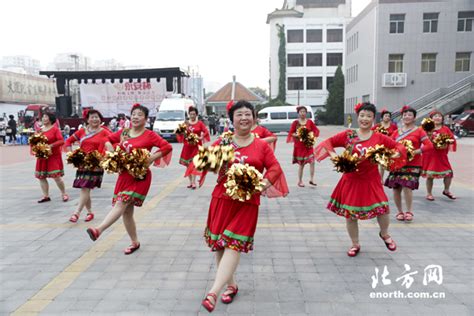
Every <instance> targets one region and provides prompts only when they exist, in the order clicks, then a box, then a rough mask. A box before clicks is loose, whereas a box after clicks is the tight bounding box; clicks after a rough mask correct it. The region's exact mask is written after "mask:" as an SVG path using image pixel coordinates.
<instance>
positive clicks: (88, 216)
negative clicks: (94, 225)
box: [84, 213, 94, 222]
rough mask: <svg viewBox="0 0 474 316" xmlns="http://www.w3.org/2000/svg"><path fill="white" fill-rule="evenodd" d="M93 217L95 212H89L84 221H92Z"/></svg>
mask: <svg viewBox="0 0 474 316" xmlns="http://www.w3.org/2000/svg"><path fill="white" fill-rule="evenodd" d="M93 219H94V213H87V215H86V219H85V220H84V221H85V222H90V221H91V220H93Z"/></svg>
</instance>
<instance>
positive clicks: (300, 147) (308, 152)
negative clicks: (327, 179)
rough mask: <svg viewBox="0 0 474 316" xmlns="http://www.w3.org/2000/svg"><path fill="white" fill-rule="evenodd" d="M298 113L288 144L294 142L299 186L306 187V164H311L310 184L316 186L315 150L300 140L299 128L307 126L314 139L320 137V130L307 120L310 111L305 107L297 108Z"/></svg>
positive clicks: (294, 160) (292, 125)
mask: <svg viewBox="0 0 474 316" xmlns="http://www.w3.org/2000/svg"><path fill="white" fill-rule="evenodd" d="M296 112H298V116H299V117H298V119H297V120H295V121H294V122H293V123H292V124H291V127H290V131H289V132H288V137H287V139H286V142H287V143H291V142H294V146H293V164H298V186H299V187H304V183H303V170H304V166H305V165H306V164H309V173H310V180H309V184H310V185H313V186H316V183H315V182H314V148H313V147H310V148H308V147H307V146H306V145H305V144H304V143H303V142H302V141H300V140H299V139H298V134H297V131H298V128H300V127H302V126H305V127H306V128H307V129H308V130H309V131H311V132H313V134H314V137H318V136H319V129H318V128H317V127H316V125H315V124H314V122H313V121H311V120H308V119H307V118H306V114H307V113H308V110H307V109H306V107H304V106H298V107H296Z"/></svg>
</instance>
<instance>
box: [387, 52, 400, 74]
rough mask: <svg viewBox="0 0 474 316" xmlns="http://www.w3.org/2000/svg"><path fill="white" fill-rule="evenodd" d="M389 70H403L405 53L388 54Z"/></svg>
mask: <svg viewBox="0 0 474 316" xmlns="http://www.w3.org/2000/svg"><path fill="white" fill-rule="evenodd" d="M388 72H403V54H390V55H388Z"/></svg>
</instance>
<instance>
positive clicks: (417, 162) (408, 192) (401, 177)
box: [385, 106, 433, 222]
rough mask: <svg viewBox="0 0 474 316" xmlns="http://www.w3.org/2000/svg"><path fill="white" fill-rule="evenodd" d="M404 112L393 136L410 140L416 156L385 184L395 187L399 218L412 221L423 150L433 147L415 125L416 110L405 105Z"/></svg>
mask: <svg viewBox="0 0 474 316" xmlns="http://www.w3.org/2000/svg"><path fill="white" fill-rule="evenodd" d="M401 113H402V127H401V128H399V129H398V130H397V131H395V132H394V133H393V135H392V138H393V139H395V140H396V141H397V142H401V141H403V140H409V141H411V143H412V144H413V148H414V154H415V156H414V158H413V159H412V160H411V161H408V163H407V164H406V165H405V166H404V167H402V168H401V169H400V170H397V171H392V172H390V174H389V176H388V177H387V179H386V180H385V186H387V187H389V188H391V189H393V200H394V201H395V205H396V206H397V209H398V214H397V215H396V218H397V220H399V221H407V222H411V221H412V220H413V190H418V186H419V179H420V174H421V165H422V158H421V154H422V153H423V152H426V151H429V150H432V149H433V144H432V143H431V141H430V140H429V138H428V136H427V135H426V133H425V131H424V130H423V129H422V128H420V127H418V126H416V125H415V119H416V110H415V109H413V108H411V107H409V106H404V107H403V108H402V110H401ZM402 193H403V195H404V196H405V203H406V208H407V212H405V213H403V208H402Z"/></svg>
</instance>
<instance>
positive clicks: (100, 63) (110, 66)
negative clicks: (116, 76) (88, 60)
mask: <svg viewBox="0 0 474 316" xmlns="http://www.w3.org/2000/svg"><path fill="white" fill-rule="evenodd" d="M92 68H93V69H94V70H122V69H125V67H124V66H123V65H122V64H121V63H119V62H118V61H117V60H115V59H113V58H112V59H103V60H96V61H94V65H93V67H92Z"/></svg>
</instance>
